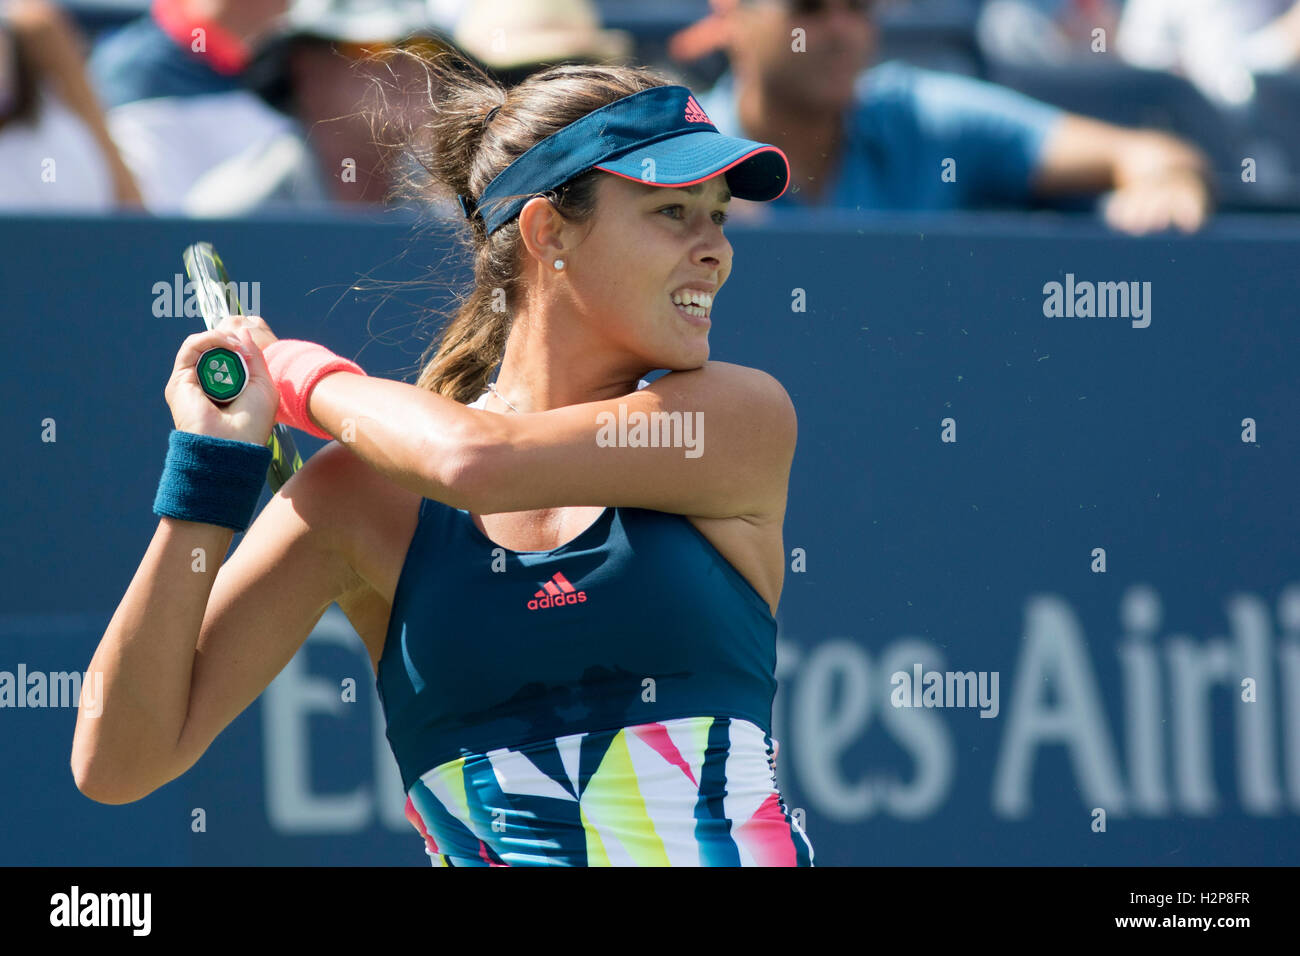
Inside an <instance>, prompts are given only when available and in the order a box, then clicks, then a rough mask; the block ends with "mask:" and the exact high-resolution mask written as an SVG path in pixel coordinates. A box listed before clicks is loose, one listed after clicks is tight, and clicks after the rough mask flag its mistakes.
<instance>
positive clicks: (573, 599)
mask: <svg viewBox="0 0 1300 956" xmlns="http://www.w3.org/2000/svg"><path fill="white" fill-rule="evenodd" d="M586 600H587V592H586V591H579V590H578V589H577V588H575V587H574V586H573V585H572V584H570V583H569V579H568V578H566V577H565V576H564V575H563V574H561V573H560V572H559V571H556V572H555V573H554V574H553V575H551V579H550V580H549V581H547V582H546V583H545V584H543V585H542V589H541V590H540V591H538V592H537V593H536V594H534V595H533V597H532V600H530V601H529V602H528V610H530V611H537V610H540V609H541V608H547V607H560V606H562V605H565V604H581V603H582V602H584V601H586Z"/></svg>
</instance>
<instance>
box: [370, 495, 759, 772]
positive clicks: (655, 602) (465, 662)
mask: <svg viewBox="0 0 1300 956" xmlns="http://www.w3.org/2000/svg"><path fill="white" fill-rule="evenodd" d="M776 631H777V624H776V620H775V619H774V618H773V616H772V613H771V610H770V609H769V607H768V604H767V602H766V601H765V600H764V599H763V597H762V596H761V595H760V594H759V593H758V592H757V591H756V590H755V589H754V587H753V585H751V584H750V583H749V582H748V581H747V580H746V579H745V578H744V577H743V576H742V575H741V574H740V572H738V571H737V570H736V569H735V568H734V567H733V566H732V565H731V564H730V563H729V562H728V561H727V560H726V559H725V558H724V557H723V556H722V555H721V554H720V553H719V552H718V550H717V549H716V548H714V546H713V545H712V544H711V543H710V542H709V540H708V539H707V538H705V537H704V535H702V534H701V533H700V532H699V530H698V529H697V528H696V527H695V526H694V525H693V524H691V522H690V521H689V520H688V519H687V518H686V517H685V516H683V515H678V514H669V513H666V512H661V511H651V510H647V509H643V508H624V507H618V508H606V509H605V510H604V511H603V512H602V513H601V515H600V517H598V518H597V519H596V521H595V522H594V523H593V524H592V525H591V526H590V527H588V528H587V529H586V530H585V531H583V532H582V533H581V534H579V535H578V536H577V537H576V538H574V539H573V540H572V541H569V542H567V543H565V544H563V545H561V546H560V547H558V548H554V549H552V550H550V551H511V550H509V549H506V548H502V547H500V546H499V545H497V544H495V543H494V542H492V541H491V540H490V539H489V538H488V537H487V536H486V535H485V534H483V532H482V531H480V530H479V529H478V527H477V526H476V525H475V524H474V523H473V520H472V518H471V517H470V515H469V513H468V512H466V511H463V510H460V509H457V508H452V507H449V506H447V505H445V504H442V503H441V502H438V501H435V500H433V499H430V498H425V499H423V500H422V501H421V503H420V513H419V521H418V524H417V527H416V529H415V533H414V535H413V536H412V540H411V543H410V547H409V549H408V551H407V555H406V560H405V563H404V564H403V566H402V571H401V576H400V577H399V579H398V584H397V590H396V594H395V596H394V599H393V606H392V614H391V617H390V619H389V625H388V632H387V637H386V640H385V643H384V650H383V654H382V656H381V657H380V660H379V667H378V673H377V678H376V685H377V687H378V691H379V695H380V699H381V701H382V703H383V708H384V715H385V717H386V720H387V736H388V740H389V743H390V744H391V746H392V750H393V754H394V756H395V757H396V758H397V763H398V767H399V769H400V770H401V775H402V782H403V785H404V787H405V788H406V789H407V790H408V791H409V789H410V787H411V785H412V783H413V782H414V781H416V780H417V779H419V778H420V776H421V775H422V774H424V773H425V772H426V771H429V770H430V769H431V768H434V767H437V766H439V765H441V764H443V763H445V762H446V761H449V760H452V759H454V758H457V757H463V756H465V755H467V754H479V753H486V752H488V751H491V750H493V749H494V748H502V747H519V746H523V745H525V744H528V743H530V742H534V741H542V740H550V739H552V738H557V737H563V736H566V735H571V734H578V733H590V732H594V731H602V730H612V729H616V728H622V727H628V726H631V725H641V724H647V723H652V722H658V721H665V720H672V719H674V718H683V717H698V716H703V715H708V716H713V717H732V718H740V719H743V720H747V721H749V722H751V723H752V724H754V725H756V726H757V727H758V728H760V729H761V730H762V731H763V734H764V735H770V733H771V716H772V700H773V697H774V696H775V693H776V677H775V665H776Z"/></svg>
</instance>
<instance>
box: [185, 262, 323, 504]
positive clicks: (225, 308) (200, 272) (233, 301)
mask: <svg viewBox="0 0 1300 956" xmlns="http://www.w3.org/2000/svg"><path fill="white" fill-rule="evenodd" d="M181 261H182V262H184V263H185V274H186V275H187V276H188V277H189V278H190V280H191V281H192V282H193V283H194V286H195V293H196V295H197V297H198V304H199V311H200V312H201V313H203V322H204V324H205V325H206V326H207V327H208V331H209V332H211V331H212V330H213V329H215V328H216V327H217V326H218V325H220V324H221V322H222V320H223V319H226V318H228V317H229V316H232V315H243V314H244V309H243V307H242V306H241V305H240V304H239V297H238V296H237V295H236V294H235V285H234V283H232V282H231V281H230V277H229V276H228V275H226V267H225V266H224V265H222V263H221V257H220V256H218V255H217V250H216V249H214V248H212V243H210V242H196V243H194V244H193V245H191V246H186V247H185V251H184V252H183V253H181ZM205 354H206V353H205ZM209 397H211V395H209ZM214 401H215V399H214ZM266 447H267V448H269V449H271V465H270V467H269V468H267V469H266V483H267V484H268V485H270V486H271V494H275V493H276V492H277V491H279V490H280V489H281V488H282V487H283V486H284V483H285V482H286V481H288V480H289V479H290V478H292V477H293V473H294V472H295V471H297V470H298V469H299V468H301V467H302V456H301V455H299V454H298V447H297V446H296V445H295V444H294V443H293V436H292V435H290V434H289V428H288V426H286V425H276V426H275V427H274V428H273V429H271V437H270V438H269V439H267V442H266Z"/></svg>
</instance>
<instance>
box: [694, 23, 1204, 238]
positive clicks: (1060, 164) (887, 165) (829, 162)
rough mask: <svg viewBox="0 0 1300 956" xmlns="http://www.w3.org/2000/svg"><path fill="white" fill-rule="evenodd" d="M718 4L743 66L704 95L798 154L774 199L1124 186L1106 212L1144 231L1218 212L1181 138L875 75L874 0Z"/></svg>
mask: <svg viewBox="0 0 1300 956" xmlns="http://www.w3.org/2000/svg"><path fill="white" fill-rule="evenodd" d="M712 5H713V8H714V16H713V17H712V18H710V21H709V26H708V29H709V30H711V31H713V39H714V42H717V43H721V44H724V45H725V47H726V49H727V53H728V57H729V59H730V63H731V70H730V71H729V72H727V73H725V74H724V75H723V77H722V78H721V80H720V81H719V82H718V84H717V85H716V86H715V87H714V89H713V90H711V91H710V92H709V94H707V95H705V96H703V97H701V98H700V104H701V106H703V107H704V110H705V111H706V112H707V113H708V114H709V116H710V117H711V118H712V120H713V122H714V124H715V125H717V127H718V128H719V129H720V130H722V131H723V132H724V133H729V134H732V135H738V136H745V137H747V138H749V139H754V140H759V141H762V142H768V143H773V144H775V145H777V146H779V147H781V149H782V150H784V151H785V153H786V155H787V156H788V157H789V160H790V164H791V172H792V176H791V185H790V189H789V190H788V191H787V193H786V195H785V196H782V197H781V198H780V199H778V200H776V201H775V202H774V203H769V204H766V205H767V206H781V205H786V206H788V205H803V206H832V207H838V208H846V209H864V210H943V209H960V208H974V207H980V206H986V205H1002V206H1006V205H1012V206H1024V205H1028V204H1030V202H1031V201H1032V200H1033V199H1035V198H1038V197H1047V196H1060V195H1080V194H1086V195H1097V194H1101V193H1103V192H1105V191H1107V190H1113V192H1112V194H1111V195H1110V196H1109V197H1108V199H1107V202H1106V204H1105V216H1106V220H1107V222H1109V223H1110V224H1111V225H1112V226H1113V227H1114V228H1117V229H1121V230H1124V231H1126V232H1132V233H1143V232H1149V231H1153V230H1159V229H1165V228H1169V227H1170V226H1176V227H1178V228H1180V229H1184V230H1188V231H1190V230H1194V229H1197V228H1199V227H1200V226H1201V224H1202V223H1203V221H1204V219H1205V217H1206V215H1207V213H1208V211H1209V208H1210V204H1211V203H1210V191H1209V186H1208V184H1207V182H1206V169H1207V164H1206V161H1205V158H1204V156H1203V155H1202V154H1201V153H1200V152H1199V151H1198V150H1196V149H1195V148H1194V147H1191V146H1189V145H1187V144H1186V143H1183V142H1182V141H1181V140H1178V139H1175V138H1174V137H1171V136H1168V135H1165V134H1163V133H1160V132H1156V131H1148V130H1130V129H1125V128H1122V127H1118V126H1112V125H1110V124H1107V123H1102V122H1100V121H1097V120H1093V119H1088V118H1086V117H1082V116H1078V115H1076V114H1071V113H1066V112H1064V111H1062V110H1059V109H1057V108H1056V107H1052V106H1048V105H1046V104H1044V103H1040V102H1038V101H1036V100H1032V99H1029V98H1028V97H1025V96H1022V95H1020V94H1018V93H1015V92H1012V91H1010V90H1007V89H1003V88H1001V87H997V86H993V85H991V84H988V83H984V82H981V81H979V80H974V79H971V78H968V77H963V76H956V75H951V74H944V73H937V72H933V71H930V70H921V69H918V68H915V67H911V66H908V65H906V64H903V63H898V62H894V63H886V64H883V65H881V66H877V67H874V68H872V69H870V70H866V72H863V71H864V68H865V67H867V66H868V64H869V62H870V59H871V55H872V52H873V47H874V40H875V31H874V25H873V22H872V16H871V14H872V6H873V4H872V3H871V2H870V0H713V4H712ZM702 29H704V28H702V27H697V28H696V37H697V39H698V38H699V36H700V35H701V34H700V31H701V30H702ZM700 45H701V44H697V48H698V47H699V46H700ZM805 50H806V52H804V51H805ZM733 205H734V203H733Z"/></svg>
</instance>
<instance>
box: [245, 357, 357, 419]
mask: <svg viewBox="0 0 1300 956" xmlns="http://www.w3.org/2000/svg"><path fill="white" fill-rule="evenodd" d="M262 357H263V358H264V359H266V368H267V370H268V371H269V372H270V373H271V378H272V380H273V381H274V382H275V387H276V388H278V389H279V390H280V410H279V411H278V412H277V413H276V416H275V420H276V421H277V422H279V423H280V424H282V425H288V426H289V427H290V428H296V429H298V430H299V431H304V432H306V433H307V434H309V435H315V436H316V437H317V438H323V439H325V440H326V441H330V440H331V439H333V437H334V436H333V435H329V434H327V433H325V432H323V431H321V430H320V429H319V428H317V427H316V426H315V425H313V424H312V421H311V416H310V415H308V414H307V402H308V400H309V399H310V398H311V390H312V389H313V388H315V387H316V383H317V382H319V381H320V380H321V379H322V378H324V377H325V376H326V375H328V374H330V373H331V372H353V373H355V374H357V375H365V374H366V373H365V372H364V371H362V369H361V366H360V365H358V364H357V363H356V362H351V361H349V360H348V359H345V358H343V357H341V356H338V355H335V354H334V353H333V352H331V351H330V350H329V349H327V348H326V347H325V346H323V345H317V344H316V343H315V342H304V341H302V340H300V339H277V340H276V341H274V342H272V343H271V344H270V345H269V346H267V347H266V348H265V349H263V350H262Z"/></svg>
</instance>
